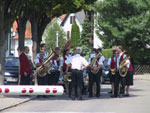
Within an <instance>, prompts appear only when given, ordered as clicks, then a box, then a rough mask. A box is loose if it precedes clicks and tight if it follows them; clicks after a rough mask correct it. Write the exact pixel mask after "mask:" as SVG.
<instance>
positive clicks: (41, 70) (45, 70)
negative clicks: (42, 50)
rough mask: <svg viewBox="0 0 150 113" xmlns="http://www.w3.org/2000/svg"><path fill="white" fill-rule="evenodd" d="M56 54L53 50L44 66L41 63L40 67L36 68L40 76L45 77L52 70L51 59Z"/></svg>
mask: <svg viewBox="0 0 150 113" xmlns="http://www.w3.org/2000/svg"><path fill="white" fill-rule="evenodd" d="M54 56H55V53H54V52H51V54H50V55H49V57H48V58H47V59H46V60H45V61H44V66H43V65H41V66H40V67H38V68H37V69H36V72H37V74H38V76H40V77H44V76H46V74H47V73H48V72H50V70H51V69H52V63H50V60H51V59H52V58H53V57H54Z"/></svg>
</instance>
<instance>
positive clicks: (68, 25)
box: [62, 13, 82, 36]
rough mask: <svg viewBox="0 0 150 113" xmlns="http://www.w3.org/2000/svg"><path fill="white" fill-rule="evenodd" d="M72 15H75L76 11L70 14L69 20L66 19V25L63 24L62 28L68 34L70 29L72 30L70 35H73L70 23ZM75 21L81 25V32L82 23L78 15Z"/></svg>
mask: <svg viewBox="0 0 150 113" xmlns="http://www.w3.org/2000/svg"><path fill="white" fill-rule="evenodd" d="M71 16H75V14H74V13H72V14H70V15H69V16H68V18H67V20H66V21H65V23H64V26H62V28H63V29H64V31H65V33H66V34H67V32H68V31H69V32H70V36H71V28H72V24H70V17H71ZM75 21H76V23H77V25H78V26H79V29H80V32H81V31H82V25H81V23H80V22H79V20H78V18H77V17H76V18H75Z"/></svg>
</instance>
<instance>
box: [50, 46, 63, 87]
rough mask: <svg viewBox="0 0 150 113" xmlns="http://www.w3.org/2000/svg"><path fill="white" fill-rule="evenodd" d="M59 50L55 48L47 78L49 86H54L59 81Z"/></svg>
mask: <svg viewBox="0 0 150 113" xmlns="http://www.w3.org/2000/svg"><path fill="white" fill-rule="evenodd" d="M59 53H60V48H59V47H56V48H55V56H54V57H53V58H52V60H51V62H52V70H51V74H50V78H49V82H50V85H56V84H57V83H58V81H59V76H60V70H61V65H60V55H59Z"/></svg>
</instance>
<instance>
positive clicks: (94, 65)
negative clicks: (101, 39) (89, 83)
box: [91, 52, 102, 74]
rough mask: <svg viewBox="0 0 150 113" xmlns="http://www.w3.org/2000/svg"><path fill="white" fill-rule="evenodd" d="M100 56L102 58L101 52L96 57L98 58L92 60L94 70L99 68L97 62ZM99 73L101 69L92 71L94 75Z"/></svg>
mask: <svg viewBox="0 0 150 113" xmlns="http://www.w3.org/2000/svg"><path fill="white" fill-rule="evenodd" d="M100 56H102V53H101V52H99V53H98V54H97V55H96V57H95V58H93V59H92V61H91V66H92V67H93V68H94V67H97V65H96V62H97V59H98V58H99V57H100ZM98 71H99V69H97V70H96V71H95V70H93V69H91V72H92V73H93V74H96V73H98Z"/></svg>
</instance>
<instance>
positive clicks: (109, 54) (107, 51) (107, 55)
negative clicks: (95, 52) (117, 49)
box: [102, 49, 113, 59]
mask: <svg viewBox="0 0 150 113" xmlns="http://www.w3.org/2000/svg"><path fill="white" fill-rule="evenodd" d="M102 54H103V55H104V57H105V58H106V59H108V58H110V57H112V56H113V51H112V49H103V50H102Z"/></svg>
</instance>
